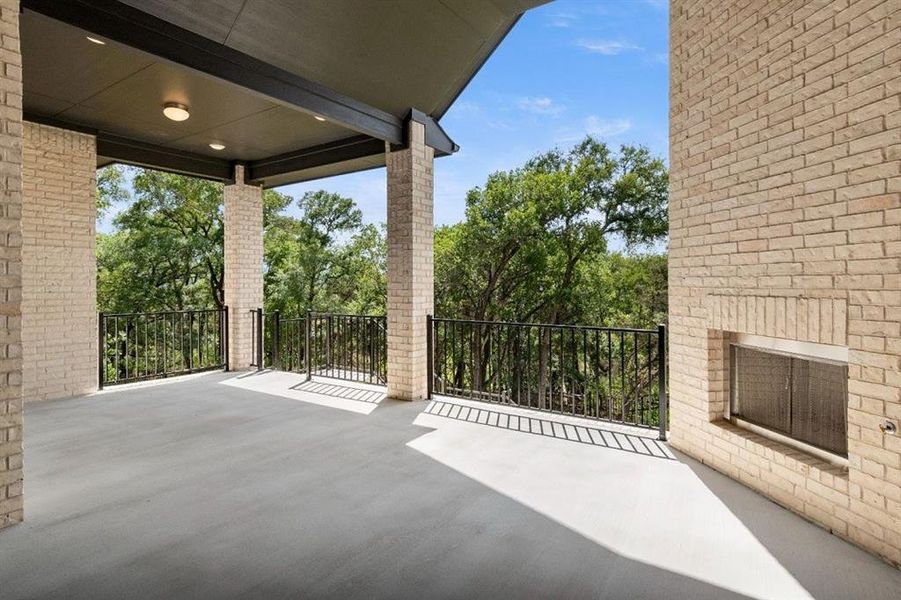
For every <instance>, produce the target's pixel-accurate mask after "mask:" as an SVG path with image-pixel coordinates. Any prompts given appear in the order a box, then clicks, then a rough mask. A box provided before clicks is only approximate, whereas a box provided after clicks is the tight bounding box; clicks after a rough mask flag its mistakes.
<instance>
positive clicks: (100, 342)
mask: <svg viewBox="0 0 901 600" xmlns="http://www.w3.org/2000/svg"><path fill="white" fill-rule="evenodd" d="M98 318H99V320H98V323H97V334H98V335H97V376H98V377H97V378H98V382H97V389H100V390H102V389H103V381H104V380H105V379H106V360H104V359H105V357H106V315H105V314H104V313H102V312H101V313H100V314H99V315H98Z"/></svg>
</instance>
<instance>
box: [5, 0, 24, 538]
mask: <svg viewBox="0 0 901 600" xmlns="http://www.w3.org/2000/svg"><path fill="white" fill-rule="evenodd" d="M0 33H2V35H3V52H2V54H0V62H2V64H0V529H2V528H3V527H6V526H8V525H12V524H14V523H19V522H21V521H22V518H23V509H22V345H21V340H22V324H21V314H22V305H21V303H22V300H21V298H22V233H21V232H22V223H21V219H22V56H21V54H20V53H19V1H18V0H0Z"/></svg>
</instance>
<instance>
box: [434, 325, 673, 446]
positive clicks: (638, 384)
mask: <svg viewBox="0 0 901 600" xmlns="http://www.w3.org/2000/svg"><path fill="white" fill-rule="evenodd" d="M428 321H429V324H428V331H429V332H430V334H431V335H430V336H429V338H428V353H427V354H428V359H429V372H430V373H432V377H431V378H430V381H429V391H430V393H431V392H435V393H438V394H443V395H446V396H456V397H462V398H470V399H475V400H484V401H488V402H497V403H501V404H507V405H512V406H520V407H523V408H531V409H537V410H545V411H550V412H555V413H561V414H567V415H576V416H580V417H591V418H595V419H604V420H608V421H616V422H620V423H625V424H630V425H639V426H643V427H649V428H650V427H653V428H658V429H659V431H660V437H661V439H665V436H666V379H665V365H666V350H665V348H666V346H665V337H666V329H665V327H664V326H663V325H661V326H659V327H658V328H657V329H624V328H606V327H581V326H572V325H544V324H532V323H502V322H492V321H473V320H464V319H439V318H432V317H429V318H428Z"/></svg>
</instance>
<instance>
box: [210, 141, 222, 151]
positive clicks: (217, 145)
mask: <svg viewBox="0 0 901 600" xmlns="http://www.w3.org/2000/svg"><path fill="white" fill-rule="evenodd" d="M210 148H212V149H213V150H225V144H223V143H221V142H210Z"/></svg>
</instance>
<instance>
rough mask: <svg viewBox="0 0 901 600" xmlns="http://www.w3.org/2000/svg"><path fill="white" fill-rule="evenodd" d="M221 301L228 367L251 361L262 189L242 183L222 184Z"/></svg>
mask: <svg viewBox="0 0 901 600" xmlns="http://www.w3.org/2000/svg"><path fill="white" fill-rule="evenodd" d="M225 304H226V306H228V310H229V315H228V318H229V332H228V351H229V368H230V369H234V370H241V369H247V368H248V367H249V366H250V363H251V362H253V315H251V312H250V311H252V310H255V309H257V308H260V307H262V306H263V190H262V188H260V187H259V186H255V185H247V184H245V183H244V167H242V166H240V165H238V166H236V167H235V183H233V184H231V185H227V186H225Z"/></svg>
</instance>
